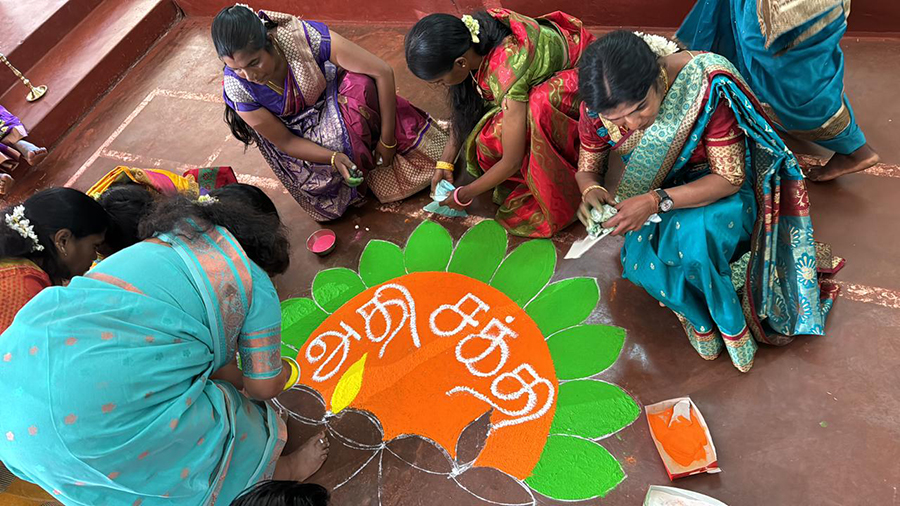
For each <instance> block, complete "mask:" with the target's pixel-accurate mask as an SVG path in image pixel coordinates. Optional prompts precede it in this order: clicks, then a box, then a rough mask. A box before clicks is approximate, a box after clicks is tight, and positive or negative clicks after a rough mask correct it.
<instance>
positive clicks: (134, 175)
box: [87, 165, 237, 257]
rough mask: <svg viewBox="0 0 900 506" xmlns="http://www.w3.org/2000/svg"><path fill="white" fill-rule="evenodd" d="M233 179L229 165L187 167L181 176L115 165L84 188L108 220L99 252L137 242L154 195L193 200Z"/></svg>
mask: <svg viewBox="0 0 900 506" xmlns="http://www.w3.org/2000/svg"><path fill="white" fill-rule="evenodd" d="M234 183H237V178H236V177H235V175H234V171H233V170H232V169H231V167H203V168H197V169H190V170H187V171H185V172H184V174H182V175H181V176H179V175H178V174H175V173H174V172H169V171H167V170H164V169H138V168H134V167H125V166H124V165H120V166H118V167H116V168H114V169H113V170H111V171H109V172H108V173H107V174H106V175H105V176H103V177H102V178H100V180H99V181H97V182H96V183H94V185H93V186H91V187H90V189H89V190H88V191H87V194H88V196H90V197H92V198H94V199H95V200H97V202H99V203H100V205H102V206H103V208H104V209H106V212H107V213H109V216H110V220H111V223H110V231H109V233H107V234H106V240H105V241H104V243H103V246H102V247H101V248H100V255H102V256H103V257H107V256H109V255H112V254H113V253H115V252H117V251H120V250H123V249H125V248H127V247H128V246H131V245H132V244H135V243H137V242H138V240H139V239H138V224H139V222H140V221H141V219H142V218H143V217H144V216H146V215H147V214H148V213H149V212H150V207H151V206H152V205H153V202H154V200H155V199H158V198H159V197H164V196H165V197H171V196H174V195H182V196H185V197H187V198H189V199H193V200H196V199H198V198H199V197H201V196H203V195H209V194H210V192H212V191H214V190H216V189H218V188H222V187H224V186H226V185H230V184H234Z"/></svg>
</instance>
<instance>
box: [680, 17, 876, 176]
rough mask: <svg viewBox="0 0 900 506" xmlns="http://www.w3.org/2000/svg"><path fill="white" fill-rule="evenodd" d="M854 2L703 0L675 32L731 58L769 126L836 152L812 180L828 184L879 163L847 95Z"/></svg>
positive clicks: (814, 171) (693, 44) (812, 172)
mask: <svg viewBox="0 0 900 506" xmlns="http://www.w3.org/2000/svg"><path fill="white" fill-rule="evenodd" d="M849 16H850V0H803V1H800V2H797V1H787V0H699V1H698V2H697V3H696V5H694V8H693V9H692V10H691V12H690V14H688V15H687V17H686V18H685V20H684V22H683V23H682V25H681V28H679V29H678V33H677V34H676V37H678V39H679V40H680V41H682V42H683V43H684V44H685V45H686V46H687V47H688V48H689V49H696V50H700V51H713V52H715V53H718V54H720V55H722V56H725V57H726V58H728V59H729V60H730V61H731V62H732V63H733V64H734V65H735V67H736V68H737V69H738V70H739V71H740V72H741V74H742V75H743V76H744V77H746V79H747V82H748V83H749V84H750V87H751V88H752V89H753V90H754V91H755V92H756V93H757V95H758V96H759V99H760V101H761V102H762V104H763V107H765V108H766V114H768V116H769V118H770V119H771V120H772V124H773V125H775V126H777V127H778V128H781V129H782V130H785V131H787V132H789V133H790V134H791V135H793V136H794V137H797V138H800V139H804V140H808V141H811V142H815V143H816V144H818V145H820V146H822V147H824V148H826V149H829V150H831V151H834V153H835V154H834V156H832V157H831V159H830V160H829V161H828V163H826V164H825V166H824V167H814V168H812V169H810V171H809V179H811V180H813V181H828V180H831V179H834V178H837V177H839V176H842V175H844V174H850V173H853V172H859V171H861V170H865V169H868V168H869V167H871V166H873V165H875V164H876V163H878V162H879V160H880V158H879V156H878V154H877V153H876V152H875V150H874V149H872V147H871V146H869V144H868V142H866V136H865V134H863V131H862V129H860V127H859V125H858V124H857V123H856V115H855V114H854V113H853V108H852V107H851V106H850V100H849V99H848V98H847V94H846V93H844V53H843V51H842V50H841V38H842V37H843V36H844V34H845V33H846V32H847V18H848V17H849Z"/></svg>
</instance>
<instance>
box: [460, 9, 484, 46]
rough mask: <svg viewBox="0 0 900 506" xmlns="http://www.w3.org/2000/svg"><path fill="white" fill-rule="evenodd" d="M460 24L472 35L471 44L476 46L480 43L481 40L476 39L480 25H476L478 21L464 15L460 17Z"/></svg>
mask: <svg viewBox="0 0 900 506" xmlns="http://www.w3.org/2000/svg"><path fill="white" fill-rule="evenodd" d="M462 22H463V24H465V25H466V28H468V29H469V33H471V34H472V42H474V43H476V44H478V43H479V42H481V39H479V38H478V34H480V33H481V25H479V24H478V20H477V19H475V18H473V17H472V16H470V15H468V14H466V15H464V16H463V17H462Z"/></svg>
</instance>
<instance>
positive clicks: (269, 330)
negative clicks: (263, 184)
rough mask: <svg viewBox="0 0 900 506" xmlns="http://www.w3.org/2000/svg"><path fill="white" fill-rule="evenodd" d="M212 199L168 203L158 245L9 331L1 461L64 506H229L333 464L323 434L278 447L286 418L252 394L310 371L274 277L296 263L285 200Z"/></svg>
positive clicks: (247, 195) (253, 196)
mask: <svg viewBox="0 0 900 506" xmlns="http://www.w3.org/2000/svg"><path fill="white" fill-rule="evenodd" d="M226 193H227V194H228V195H225V194H226ZM210 195H211V198H207V199H205V200H204V201H202V202H191V201H188V200H186V199H184V198H183V197H173V199H172V200H171V201H169V202H166V203H163V204H161V205H160V206H159V207H158V208H157V210H156V211H155V212H154V214H153V215H151V216H150V217H148V218H147V220H146V221H145V222H144V223H143V224H142V228H143V234H144V235H145V236H151V235H152V238H150V239H148V240H146V241H144V242H141V243H138V244H136V245H134V246H131V247H129V248H126V249H124V250H122V251H120V252H118V253H116V254H114V255H112V256H110V257H109V258H107V259H105V260H104V261H103V262H102V263H101V264H99V265H98V266H97V267H96V268H94V269H92V270H91V271H89V272H88V274H87V275H85V276H84V277H76V278H74V279H73V280H72V282H71V283H70V284H69V285H68V286H66V287H52V288H48V289H46V290H44V291H42V292H41V293H40V294H38V295H37V296H36V297H35V298H33V299H32V300H31V301H30V302H29V303H28V304H27V305H26V306H25V307H24V308H23V309H22V310H21V312H20V313H19V314H18V317H17V318H16V320H15V321H14V323H13V325H12V326H11V327H10V328H9V329H8V330H7V331H6V332H4V333H3V334H2V335H0V356H2V357H3V361H2V362H0V384H3V385H6V386H7V388H8V389H9V390H10V391H11V394H10V395H8V396H7V397H6V399H5V401H6V402H4V403H3V404H2V405H0V434H3V437H2V438H0V459H2V460H3V462H4V463H5V464H6V465H7V467H9V468H10V470H11V471H12V472H13V473H15V474H16V475H17V476H20V477H22V478H24V479H27V480H29V481H32V482H34V483H37V484H38V485H40V486H41V487H42V488H44V489H45V490H47V491H48V492H51V493H52V494H54V496H56V497H57V498H58V500H60V501H61V502H63V503H65V504H73V505H90V506H100V505H105V504H108V505H121V504H136V505H140V504H143V505H144V506H148V505H157V504H185V505H189V504H191V505H192V504H197V505H200V504H202V505H211V504H215V503H217V502H218V503H220V504H226V505H227V504H230V503H231V501H232V500H233V499H234V498H235V497H237V496H238V495H239V494H240V493H241V491H242V490H244V489H245V488H248V487H250V486H252V485H254V484H255V483H257V482H259V481H260V480H264V479H271V478H273V477H274V478H276V479H282V480H284V479H289V480H297V481H302V480H305V479H306V478H307V477H308V476H310V475H311V474H312V473H313V472H315V470H316V469H318V467H319V466H321V464H322V462H323V461H324V459H325V455H326V453H327V446H328V443H327V441H326V440H325V437H324V434H320V435H319V436H318V437H316V438H313V439H312V440H310V441H309V442H308V443H306V444H305V445H304V446H303V447H302V448H301V449H300V450H298V451H297V452H294V453H291V454H290V455H287V456H285V455H282V450H283V448H284V444H285V442H286V439H287V436H288V434H287V430H286V426H285V423H284V422H283V421H282V420H281V418H280V417H279V416H278V414H277V413H276V412H275V411H274V410H273V408H272V407H271V406H270V405H269V404H266V403H264V402H256V401H254V400H252V399H257V400H258V401H265V400H267V399H271V398H272V397H274V396H275V395H277V394H278V393H280V392H281V391H282V389H283V388H285V386H291V384H292V383H291V381H292V380H293V381H296V377H297V375H298V374H299V373H298V374H294V372H295V368H294V367H295V363H290V361H288V362H283V361H282V358H281V354H280V344H281V336H280V334H281V312H280V309H279V302H278V296H277V294H276V292H275V288H274V286H273V285H272V282H271V280H270V279H269V276H270V275H275V274H278V273H281V272H284V270H285V269H287V266H288V263H289V260H288V251H289V244H288V242H287V240H286V239H285V235H284V231H283V230H282V227H281V222H280V220H279V218H278V215H277V213H276V212H275V207H274V205H273V204H272V202H271V200H269V199H268V197H266V196H265V194H263V193H262V191H261V190H259V189H258V188H254V187H249V186H246V185H230V186H226V187H224V188H221V189H218V190H214V191H213V192H212V193H211V194H210ZM219 197H221V200H219ZM236 354H239V355H240V357H241V366H242V370H238V369H237V366H236V365H235V356H236ZM248 395H249V396H250V397H248ZM251 398H252V399H251Z"/></svg>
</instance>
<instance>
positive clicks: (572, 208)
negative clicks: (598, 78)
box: [466, 9, 594, 237]
mask: <svg viewBox="0 0 900 506" xmlns="http://www.w3.org/2000/svg"><path fill="white" fill-rule="evenodd" d="M489 12H490V15H491V16H493V17H494V18H496V19H498V20H500V21H502V22H504V23H507V24H508V25H509V27H510V29H511V30H512V32H513V35H512V36H510V37H507V38H506V40H505V41H504V42H503V44H501V45H500V46H498V47H497V48H495V49H493V50H492V51H491V52H490V53H489V54H488V56H487V57H485V60H484V63H482V68H481V69H479V71H478V73H477V74H476V75H475V81H476V85H477V86H478V87H479V89H480V91H481V93H482V96H483V97H484V99H485V100H487V101H488V102H489V103H490V109H489V110H488V112H487V113H486V114H485V115H484V117H482V119H481V120H480V121H479V122H478V124H477V125H476V126H475V128H474V129H473V131H472V133H471V134H470V136H469V138H468V140H467V141H466V153H467V161H468V163H467V166H468V171H469V172H470V173H471V174H472V175H474V176H476V177H478V176H480V175H481V174H482V173H483V172H484V171H488V170H491V168H492V167H493V166H494V165H495V164H496V163H497V162H498V161H500V159H501V158H503V144H502V131H503V116H504V115H503V112H504V111H503V109H502V105H503V101H504V100H506V99H509V100H514V101H518V102H526V101H527V102H528V116H527V125H526V137H527V139H528V142H527V147H526V151H525V155H524V159H523V161H522V167H521V169H520V170H519V173H518V174H516V175H514V176H513V177H511V178H509V179H507V181H506V182H505V183H503V184H502V185H501V186H499V187H497V188H496V189H495V191H494V201H495V203H497V204H499V205H500V209H499V210H498V211H497V221H499V222H500V223H501V224H502V225H503V226H504V227H505V228H506V229H507V230H509V232H510V233H511V234H513V235H518V236H522V237H551V236H552V235H554V234H555V233H556V232H558V231H560V230H562V229H563V228H565V227H566V226H568V225H569V224H571V223H572V221H573V220H574V219H575V212H576V210H577V208H578V206H577V202H578V201H579V200H580V193H579V190H578V185H577V183H576V182H575V172H576V170H577V165H578V117H579V109H580V106H581V100H580V99H579V98H578V72H577V70H575V69H574V68H575V66H576V65H577V63H578V61H579V60H580V59H581V54H582V52H583V50H584V49H585V48H586V47H587V46H588V45H589V44H590V43H591V42H592V41H593V40H594V37H593V36H592V35H591V34H590V33H589V32H587V31H586V30H585V29H584V27H583V26H582V24H581V22H580V21H579V20H578V19H576V18H574V17H572V16H569V15H567V14H564V13H561V12H554V13H552V14H548V15H547V16H544V17H542V18H538V19H532V18H528V17H525V16H522V15H520V14H517V13H515V12H511V11H508V10H504V9H493V10H491V11H489Z"/></svg>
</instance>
